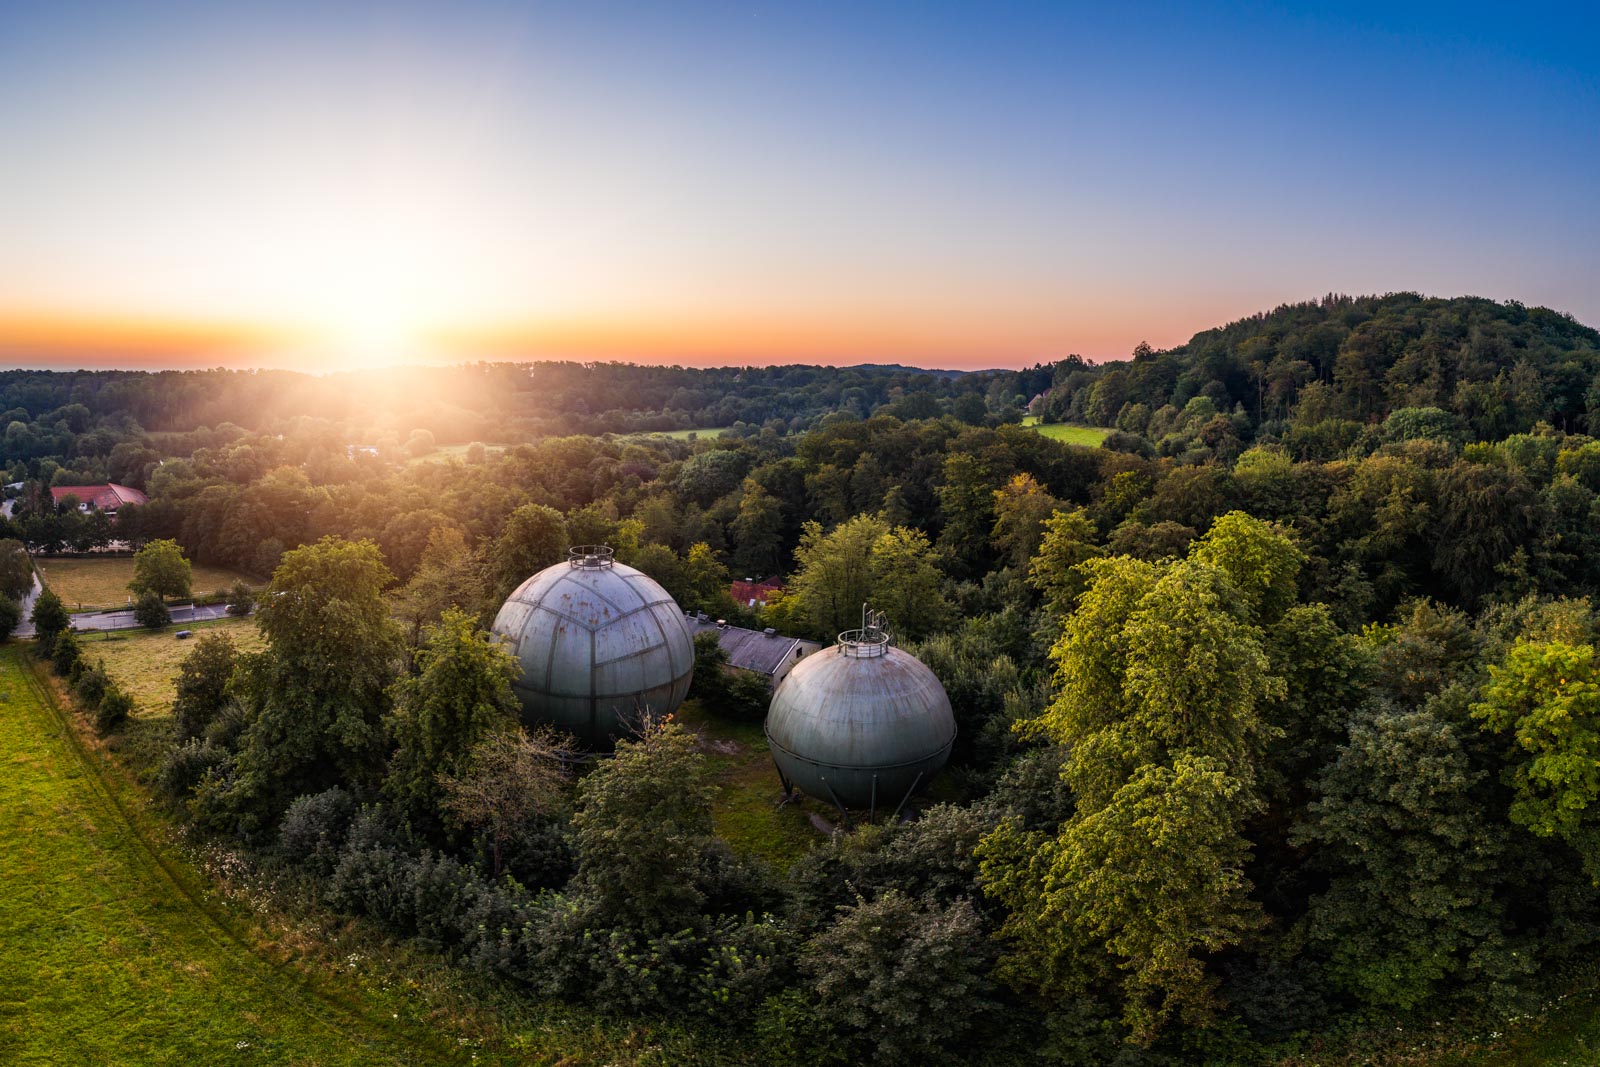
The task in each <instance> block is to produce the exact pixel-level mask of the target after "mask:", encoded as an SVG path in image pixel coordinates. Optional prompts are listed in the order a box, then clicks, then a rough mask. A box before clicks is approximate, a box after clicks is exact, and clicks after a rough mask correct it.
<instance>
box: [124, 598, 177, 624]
mask: <svg viewBox="0 0 1600 1067" xmlns="http://www.w3.org/2000/svg"><path fill="white" fill-rule="evenodd" d="M133 618H134V621H136V622H137V623H138V624H139V625H140V626H143V627H145V628H146V629H150V630H159V629H161V627H163V626H165V625H167V624H168V623H170V622H171V621H172V616H171V615H170V614H168V613H167V606H166V604H164V603H162V601H161V598H160V597H159V596H157V595H156V594H154V593H145V594H144V595H143V596H141V597H140V598H139V599H138V601H137V602H135V603H134V605H133Z"/></svg>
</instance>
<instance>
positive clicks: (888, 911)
mask: <svg viewBox="0 0 1600 1067" xmlns="http://www.w3.org/2000/svg"><path fill="white" fill-rule="evenodd" d="M992 959H993V952H992V949H991V947H990V942H989V938H988V937H987V936H986V935H985V933H984V930H983V925H982V923H981V922H980V921H979V919H978V914H977V912H976V911H974V910H973V907H972V905H971V904H970V903H968V902H967V901H965V900H961V901H957V902H956V903H954V904H951V905H946V906H940V905H935V904H927V903H924V902H921V901H917V900H913V899H912V898H910V897H908V896H906V895H905V894H903V893H901V892H899V891H898V890H893V889H891V890H889V891H888V892H886V893H884V894H883V895H882V896H880V897H878V898H877V899H876V900H871V901H867V900H861V901H858V902H857V903H856V904H855V905H854V906H852V907H848V908H845V909H843V911H842V912H841V914H840V916H839V918H838V920H837V921H836V922H835V923H834V924H833V925H832V926H831V927H829V928H828V929H826V930H824V931H823V932H822V933H820V934H818V935H817V936H816V937H814V938H812V939H811V940H810V941H809V942H807V943H806V945H805V947H804V948H803V949H802V950H801V954H800V967H801V969H802V971H803V972H804V973H805V975H806V976H807V978H809V979H810V984H811V990H812V993H813V995H814V996H815V998H816V1001H817V1008H818V1011H819V1012H820V1013H821V1015H822V1016H823V1017H825V1018H828V1019H832V1020H834V1022H835V1025H836V1027H837V1029H838V1033H839V1035H840V1038H841V1041H842V1042H843V1043H844V1044H845V1045H846V1046H847V1047H848V1048H849V1049H850V1053H851V1057H852V1058H853V1059H855V1060H856V1061H858V1062H859V1061H862V1060H866V1059H869V1058H876V1059H879V1060H885V1061H889V1062H895V1063H902V1062H903V1063H919V1062H926V1061H928V1060H933V1059H938V1058H939V1056H940V1054H941V1052H942V1051H943V1050H944V1049H946V1048H948V1047H950V1046H952V1045H955V1044H957V1043H959V1042H960V1040H961V1039H962V1038H963V1037H965V1036H966V1035H967V1033H968V1032H969V1031H970V1030H971V1028H972V1027H973V1026H974V1025H975V1024H976V1023H978V1022H979V1021H980V1020H981V1019H982V1018H983V1016H984V1015H985V1014H986V1010H987V1009H990V1008H992V1007H994V1004H993V1002H991V1001H990V999H989V994H990V993H991V992H992V986H991V984H990V981H989V978H988V971H989V964H990V962H991V961H992Z"/></svg>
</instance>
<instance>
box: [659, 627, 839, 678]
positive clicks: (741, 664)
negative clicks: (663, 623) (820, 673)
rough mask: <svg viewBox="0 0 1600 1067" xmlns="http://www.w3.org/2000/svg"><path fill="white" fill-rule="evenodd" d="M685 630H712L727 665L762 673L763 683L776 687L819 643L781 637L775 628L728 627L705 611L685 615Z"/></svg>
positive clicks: (699, 631)
mask: <svg viewBox="0 0 1600 1067" xmlns="http://www.w3.org/2000/svg"><path fill="white" fill-rule="evenodd" d="M687 621H688V623H689V629H690V630H691V631H693V632H694V633H696V634H698V633H702V632H704V631H712V632H715V633H716V635H717V644H719V645H721V646H722V651H723V652H725V653H727V655H728V666H730V667H738V668H739V669H740V670H744V671H754V672H756V673H757V674H761V675H765V676H766V679H767V684H768V685H770V686H774V687H776V686H777V684H778V683H779V682H781V681H783V679H784V676H785V675H787V674H788V673H789V671H790V670H792V669H793V668H794V665H795V664H796V663H799V662H800V660H801V658H802V657H804V656H809V655H810V654H811V653H813V652H820V651H821V650H822V646H821V645H820V644H818V643H817V642H815V641H807V640H805V639H804V638H799V637H784V636H783V635H781V634H779V633H778V632H777V631H776V630H773V629H770V628H769V629H766V630H747V629H745V628H744V627H743V626H731V625H729V624H728V623H727V622H724V621H723V620H721V619H712V618H710V617H709V616H707V615H706V613H705V612H700V613H699V614H698V615H688V616H687Z"/></svg>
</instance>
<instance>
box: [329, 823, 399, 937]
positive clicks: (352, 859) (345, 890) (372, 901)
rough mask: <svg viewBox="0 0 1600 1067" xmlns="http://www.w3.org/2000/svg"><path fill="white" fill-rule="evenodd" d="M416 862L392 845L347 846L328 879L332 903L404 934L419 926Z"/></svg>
mask: <svg viewBox="0 0 1600 1067" xmlns="http://www.w3.org/2000/svg"><path fill="white" fill-rule="evenodd" d="M414 864H415V861H414V860H413V859H412V858H411V857H410V856H408V855H406V854H405V853H404V852H402V851H400V849H398V848H395V847H394V846H392V845H380V846H377V847H374V848H365V847H355V848H350V847H347V848H346V849H345V850H344V852H343V853H341V854H340V856H339V863H338V866H336V867H335V868H334V870H333V876H332V877H331V878H330V879H329V880H328V890H327V895H328V902H329V903H330V904H332V905H333V906H334V907H336V908H339V909H341V910H343V911H348V912H353V913H354V914H357V915H368V916H371V917H372V918H373V919H376V920H377V921H378V922H380V923H382V924H383V925H385V926H387V927H389V928H390V929H391V930H395V931H397V932H399V933H402V934H409V933H412V932H413V931H414V930H415V927H416V913H415V911H413V910H412V902H411V901H412V898H411V879H412V875H413V867H414Z"/></svg>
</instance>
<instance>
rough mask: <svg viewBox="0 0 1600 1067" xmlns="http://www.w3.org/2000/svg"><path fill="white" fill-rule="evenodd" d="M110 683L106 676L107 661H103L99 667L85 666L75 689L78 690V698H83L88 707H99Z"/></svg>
mask: <svg viewBox="0 0 1600 1067" xmlns="http://www.w3.org/2000/svg"><path fill="white" fill-rule="evenodd" d="M109 685H110V680H109V679H108V678H107V677H106V668H105V663H104V662H102V663H101V664H100V665H99V666H97V667H85V668H84V669H83V670H82V671H81V672H80V673H79V674H78V681H77V682H76V684H75V685H74V686H73V689H74V690H75V691H76V692H77V694H78V699H79V700H82V701H83V703H84V705H85V706H86V707H90V708H98V707H99V706H100V698H101V697H103V696H105V694H106V688H107V686H109Z"/></svg>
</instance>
